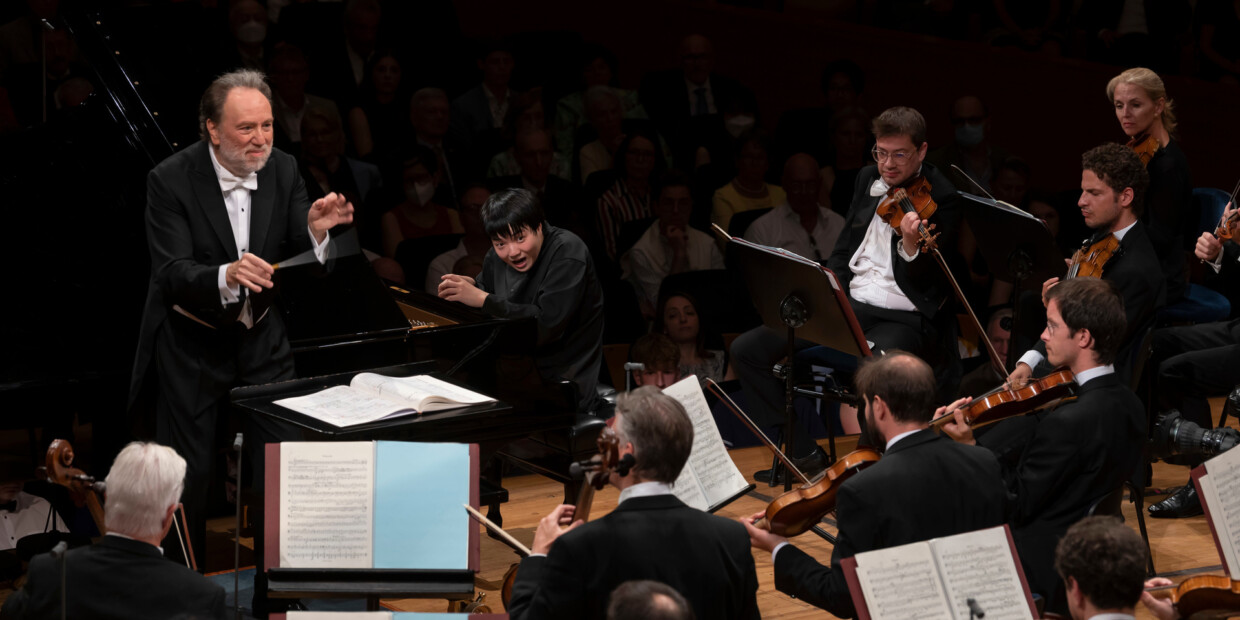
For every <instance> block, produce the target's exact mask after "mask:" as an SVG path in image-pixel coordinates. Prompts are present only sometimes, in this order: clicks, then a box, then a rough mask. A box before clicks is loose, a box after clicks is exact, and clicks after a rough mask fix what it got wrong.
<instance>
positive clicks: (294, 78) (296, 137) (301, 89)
mask: <svg viewBox="0 0 1240 620" xmlns="http://www.w3.org/2000/svg"><path fill="white" fill-rule="evenodd" d="M267 77H268V80H269V81H270V82H271V95H272V97H271V111H272V112H273V113H274V114H275V119H276V126H275V147H276V148H278V149H280V150H282V151H284V152H286V153H289V154H290V155H293V156H294V157H296V156H298V155H300V154H301V118H302V116H304V115H305V113H306V110H309V109H311V108H317V109H320V110H323V112H325V113H326V114H328V115H330V116H334V117H335V118H336V120H335V121H334V122H335V124H336V125H337V126H339V125H340V111H339V110H338V109H337V108H336V104H335V103H334V102H332V100H330V99H326V98H324V97H319V96H316V95H311V94H309V93H307V92H306V81H307V80H309V78H310V68H309V66H308V65H307V64H306V56H305V54H303V53H302V52H301V50H300V49H298V48H296V47H293V46H291V45H284V44H282V45H279V46H277V47H276V49H275V51H274V52H273V53H272V55H271V72H270V73H269V74H268V76H267Z"/></svg>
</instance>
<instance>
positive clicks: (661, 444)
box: [508, 386, 759, 620]
mask: <svg viewBox="0 0 1240 620" xmlns="http://www.w3.org/2000/svg"><path fill="white" fill-rule="evenodd" d="M614 429H615V432H616V435H617V436H618V438H619V441H620V457H621V467H618V468H617V470H616V471H615V472H613V473H612V474H611V479H610V481H611V483H612V484H613V485H614V486H615V487H616V488H618V489H620V504H619V506H617V507H616V509H615V510H614V511H612V512H611V513H610V514H608V515H607V516H605V517H603V518H601V519H599V520H597V521H592V522H590V523H583V522H581V521H573V515H574V507H573V506H569V505H561V506H558V507H557V508H556V509H555V510H553V511H552V512H551V513H550V514H548V515H547V516H546V517H544V518H543V519H542V521H541V522H540V523H539V524H538V529H537V530H536V531H535V533H534V546H533V548H532V550H533V554H532V555H530V557H528V558H525V559H524V560H522V561H521V567H520V569H518V571H517V580H516V583H515V584H514V585H513V590H512V601H511V604H510V605H509V606H508V614H509V616H510V617H512V618H513V620H521V619H523V618H598V619H601V618H604V617H605V611H606V607H607V599H608V596H609V595H610V594H611V592H612V590H614V589H615V588H616V587H617V586H619V585H620V584H622V583H624V582H626V581H629V580H632V579H650V580H654V581H660V582H662V583H665V584H667V585H668V586H671V587H672V589H674V590H676V591H677V592H679V593H680V594H681V595H682V596H684V598H685V599H686V600H688V601H689V605H690V606H691V607H692V608H693V612H694V615H695V616H696V617H698V618H712V619H713V618H719V619H728V618H757V617H759V612H758V603H757V599H756V596H755V595H756V593H757V590H758V576H757V574H756V572H755V571H754V563H753V554H751V553H750V552H749V545H748V541H747V539H746V536H745V531H744V529H742V528H741V526H740V525H739V524H737V523H734V522H732V521H729V520H728V519H724V518H723V517H717V516H714V515H711V514H708V513H706V512H703V511H700V510H697V509H696V508H690V507H689V506H686V505H685V504H684V503H683V502H681V501H680V500H679V499H677V498H676V496H674V495H672V487H671V485H672V483H673V482H674V481H675V480H676V478H677V477H678V476H679V475H680V470H681V469H682V468H683V467H684V465H685V462H686V461H687V460H688V458H689V450H690V448H691V447H692V446H693V424H692V422H690V421H689V416H688V415H687V414H686V413H685V410H684V408H683V407H682V406H681V405H680V403H678V402H676V400H675V399H673V398H671V397H670V396H666V395H664V394H663V393H662V392H660V391H659V389H658V388H656V387H653V386H645V387H640V388H637V389H635V390H633V391H632V392H629V393H627V394H622V395H620V401H619V404H618V406H617V408H616V418H615V425H614ZM625 463H627V464H628V465H627V466H626V465H625ZM570 523H571V525H569V524H570ZM562 525H568V527H567V528H566V529H561V526H562Z"/></svg>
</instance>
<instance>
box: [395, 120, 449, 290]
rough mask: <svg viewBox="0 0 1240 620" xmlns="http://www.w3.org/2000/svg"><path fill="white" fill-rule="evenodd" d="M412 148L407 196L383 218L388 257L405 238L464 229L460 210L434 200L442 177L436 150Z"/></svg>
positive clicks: (406, 165) (405, 171) (404, 172)
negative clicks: (438, 203)
mask: <svg viewBox="0 0 1240 620" xmlns="http://www.w3.org/2000/svg"><path fill="white" fill-rule="evenodd" d="M410 148H411V150H410V154H409V155H408V156H406V157H405V160H404V162H403V163H402V166H401V168H402V169H401V178H402V179H403V180H404V185H405V199H404V200H403V201H401V203H400V204H398V205H396V206H395V207H393V208H392V209H391V210H389V211H388V212H387V213H384V214H383V218H382V220H380V228H381V230H382V232H383V255H384V256H387V257H388V258H395V257H396V248H397V247H398V246H399V245H400V242H401V241H404V240H405V239H416V238H418V237H429V236H431V235H449V234H460V233H461V232H463V229H462V228H461V220H460V217H459V216H458V215H457V213H456V211H454V210H452V209H449V208H447V207H444V206H441V205H437V204H435V203H434V202H433V201H432V198H433V197H434V196H435V190H436V189H437V188H438V187H439V181H440V178H441V175H440V170H439V160H438V158H437V157H435V153H434V151H431V150H430V149H428V148H426V147H425V146H422V145H420V144H419V145H415V146H413V147H410ZM419 277H421V276H420V275H419Z"/></svg>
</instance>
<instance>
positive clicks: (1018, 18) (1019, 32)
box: [986, 0, 1064, 56]
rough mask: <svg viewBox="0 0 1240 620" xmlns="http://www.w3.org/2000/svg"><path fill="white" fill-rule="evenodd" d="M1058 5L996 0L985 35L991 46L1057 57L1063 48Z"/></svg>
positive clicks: (1056, 3)
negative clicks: (988, 30) (992, 16)
mask: <svg viewBox="0 0 1240 620" xmlns="http://www.w3.org/2000/svg"><path fill="white" fill-rule="evenodd" d="M1061 5H1062V3H1061V2H1058V1H1056V2H1019V1H1014V0H995V2H994V4H993V11H994V20H993V21H994V22H995V23H994V24H993V28H992V29H991V30H990V32H988V33H987V34H986V38H987V39H988V40H989V41H990V44H991V45H994V46H996V47H1007V46H1014V47H1018V48H1020V49H1022V50H1025V51H1027V52H1042V53H1044V54H1048V55H1051V56H1058V55H1059V54H1060V52H1061V51H1062V49H1063V34H1062V32H1061V31H1060V28H1061V26H1062V25H1063V24H1062V22H1063V21H1064V12H1063V9H1062V6H1061Z"/></svg>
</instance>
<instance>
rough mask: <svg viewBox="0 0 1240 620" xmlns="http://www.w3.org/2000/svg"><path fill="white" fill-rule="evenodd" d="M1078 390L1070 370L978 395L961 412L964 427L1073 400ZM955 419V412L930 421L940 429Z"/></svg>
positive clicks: (996, 420)
mask: <svg viewBox="0 0 1240 620" xmlns="http://www.w3.org/2000/svg"><path fill="white" fill-rule="evenodd" d="M1076 387H1077V386H1076V377H1075V376H1074V375H1073V374H1072V371H1071V370H1067V369H1064V370H1058V371H1055V372H1052V373H1051V374H1049V375H1046V376H1045V377H1042V378H1040V379H1038V380H1037V381H1031V382H1029V383H1028V384H1026V385H1025V386H1023V387H1020V388H1017V389H1012V390H1005V389H1003V388H999V389H997V390H994V391H992V392H990V393H988V394H985V395H982V396H979V397H977V398H975V399H973V402H971V403H969V404H968V405H967V406H965V407H964V408H962V409H961V410H960V411H961V413H963V414H964V421H965V424H968V425H969V426H970V427H973V428H977V427H979V426H985V425H987V424H993V423H995V422H998V421H1000V420H1004V419H1007V418H1011V417H1015V416H1018V415H1025V414H1027V413H1032V412H1034V411H1037V410H1039V409H1043V408H1046V407H1049V406H1051V405H1054V404H1057V403H1059V402H1061V401H1063V400H1065V399H1068V398H1072V397H1074V396H1075V395H1076ZM954 419H955V415H954V413H947V414H944V415H941V416H939V417H937V418H935V419H933V420H931V421H930V426H932V427H934V428H938V429H941V428H943V425H944V424H947V423H948V422H951V421H952V420H954Z"/></svg>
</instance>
